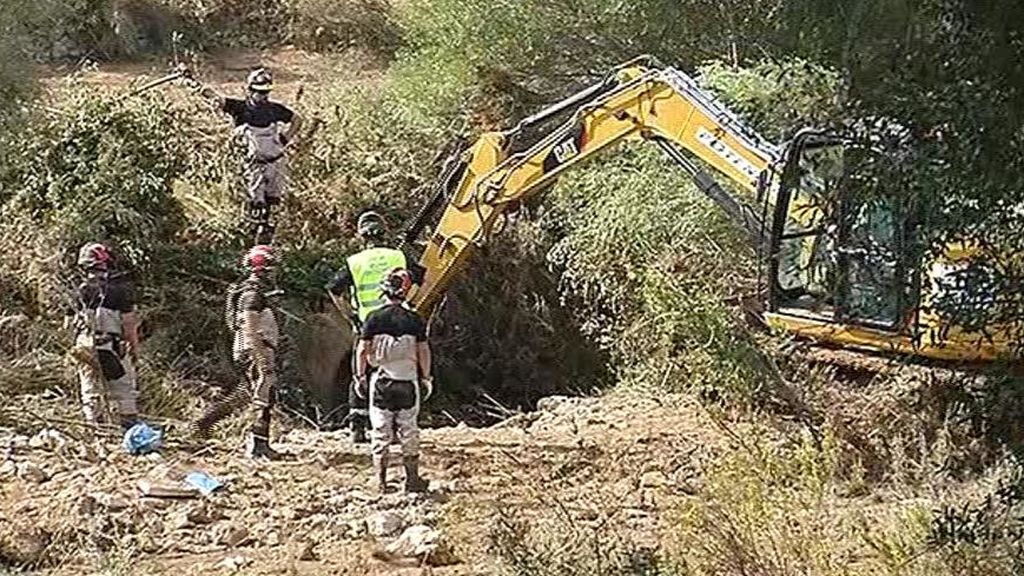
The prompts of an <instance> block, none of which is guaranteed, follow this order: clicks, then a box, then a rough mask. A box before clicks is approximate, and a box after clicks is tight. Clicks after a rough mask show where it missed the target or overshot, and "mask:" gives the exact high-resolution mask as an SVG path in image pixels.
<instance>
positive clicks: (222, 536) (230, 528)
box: [217, 524, 249, 548]
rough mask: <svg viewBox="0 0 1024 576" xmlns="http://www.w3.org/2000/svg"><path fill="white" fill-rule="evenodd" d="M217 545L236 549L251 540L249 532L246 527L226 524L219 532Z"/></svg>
mask: <svg viewBox="0 0 1024 576" xmlns="http://www.w3.org/2000/svg"><path fill="white" fill-rule="evenodd" d="M218 532H219V533H218V535H217V543H218V544H223V545H225V546H227V547H229V548H235V547H236V546H239V545H241V544H243V543H244V542H246V541H247V540H249V530H248V529H247V528H246V527H245V526H237V525H235V524H226V525H224V526H222V527H221V529H220V530H218Z"/></svg>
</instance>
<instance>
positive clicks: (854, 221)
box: [758, 130, 1012, 361]
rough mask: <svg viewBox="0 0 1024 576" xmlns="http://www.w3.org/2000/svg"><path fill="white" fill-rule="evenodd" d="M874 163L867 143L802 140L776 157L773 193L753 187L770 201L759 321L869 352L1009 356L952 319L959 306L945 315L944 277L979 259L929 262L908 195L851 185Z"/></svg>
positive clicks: (993, 339)
mask: <svg viewBox="0 0 1024 576" xmlns="http://www.w3.org/2000/svg"><path fill="white" fill-rule="evenodd" d="M874 154H878V152H877V151H876V150H873V149H872V148H871V147H870V146H869V145H866V144H861V143H858V142H855V141H853V140H850V139H845V138H842V137H839V136H836V135H834V134H829V133H824V132H817V131H811V130H806V131H802V132H800V133H798V134H797V135H796V137H794V139H793V140H792V141H791V142H790V144H789V146H788V147H787V148H786V150H785V152H784V154H783V157H784V158H783V162H782V167H781V168H780V169H779V178H778V179H777V182H776V186H777V188H776V189H775V190H774V191H772V192H771V193H769V192H768V190H767V189H766V187H767V186H768V184H767V183H761V184H760V187H761V188H760V189H759V194H758V196H759V197H762V198H770V199H771V202H770V203H769V204H767V205H766V208H767V209H768V210H770V211H771V213H772V218H771V219H770V222H769V223H768V224H766V225H767V226H771V230H770V231H768V232H767V233H766V234H765V241H764V242H765V246H764V248H763V250H762V258H763V263H764V265H765V288H766V292H767V295H768V298H767V303H766V314H765V317H766V320H767V321H768V323H769V324H770V325H773V326H774V327H776V328H779V329H782V330H785V331H787V332H791V333H794V334H797V335H802V336H806V337H809V338H811V339H813V340H816V341H819V342H830V343H835V344H839V345H845V346H850V347H855V348H856V347H859V348H865V349H870V350H873V351H883V352H884V351H890V352H901V353H907V354H913V355H919V356H926V357H931V358H936V359H945V360H958V361H960V360H986V359H996V358H1009V357H1012V353H1011V346H1010V340H1011V339H1010V337H1009V335H1008V331H1007V328H1006V327H1005V326H1000V325H998V324H997V323H994V322H989V323H982V324H980V325H977V326H972V325H970V322H969V321H965V320H964V319H963V318H960V317H958V314H959V315H960V316H963V314H960V313H961V312H962V311H963V309H964V306H963V305H958V306H957V307H954V309H950V307H949V306H945V309H944V308H943V306H944V303H947V302H948V301H950V300H951V298H952V299H953V300H955V299H956V298H955V296H956V295H957V291H956V289H955V288H950V286H951V285H952V284H954V283H955V282H953V281H952V277H953V276H954V275H956V274H958V273H959V272H960V271H964V270H976V269H977V268H978V266H977V265H976V262H974V261H973V260H972V258H974V257H976V256H977V253H976V252H977V251H976V250H970V249H967V248H966V247H964V246H958V247H951V249H950V250H949V251H947V254H946V255H945V256H944V257H943V258H940V259H937V260H936V259H934V258H933V259H932V260H928V259H926V257H925V254H924V250H923V248H922V243H921V241H920V238H919V235H920V234H921V233H922V231H921V224H920V223H921V221H922V218H921V217H920V213H921V207H920V206H918V205H916V204H914V200H913V197H912V195H905V194H894V193H892V191H891V190H886V189H885V187H884V185H883V184H882V183H879V182H877V181H873V180H870V179H867V178H861V177H860V174H859V172H861V171H862V170H861V166H863V165H865V164H871V163H872V162H873V161H875V160H877V158H872V155H874ZM976 292H978V291H977V290H972V291H971V293H976ZM989 300H991V302H989V304H992V302H994V300H995V299H994V298H991V299H989ZM975 304H977V303H975ZM976 307H977V306H975V308H976ZM974 316H984V314H981V315H978V314H975V315H974Z"/></svg>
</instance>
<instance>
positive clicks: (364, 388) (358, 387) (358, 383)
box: [352, 374, 370, 400]
mask: <svg viewBox="0 0 1024 576" xmlns="http://www.w3.org/2000/svg"><path fill="white" fill-rule="evenodd" d="M352 385H353V387H354V388H355V391H356V396H358V397H359V398H360V399H363V400H365V399H366V393H367V392H369V389H370V382H369V380H367V379H366V375H365V374H364V375H362V376H354V377H353V378H352Z"/></svg>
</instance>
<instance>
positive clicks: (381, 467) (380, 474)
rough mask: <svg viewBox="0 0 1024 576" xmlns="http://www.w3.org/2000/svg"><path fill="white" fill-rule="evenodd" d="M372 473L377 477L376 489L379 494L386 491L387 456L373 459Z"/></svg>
mask: <svg viewBox="0 0 1024 576" xmlns="http://www.w3.org/2000/svg"><path fill="white" fill-rule="evenodd" d="M373 472H374V474H375V475H376V476H377V489H378V490H380V493H381V494H384V493H386V492H387V491H388V455H387V454H382V455H380V456H374V457H373Z"/></svg>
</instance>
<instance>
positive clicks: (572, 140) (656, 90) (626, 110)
mask: <svg viewBox="0 0 1024 576" xmlns="http://www.w3.org/2000/svg"><path fill="white" fill-rule="evenodd" d="M569 110H572V113H571V117H570V118H569V119H568V120H566V121H565V122H564V123H562V124H561V125H560V126H558V127H557V128H556V129H554V130H551V131H550V132H548V133H547V134H545V135H544V136H543V137H541V138H540V140H539V141H537V142H535V143H533V144H532V145H530V146H528V147H526V148H525V149H523V150H519V151H512V146H513V144H514V142H515V140H516V137H517V136H519V135H520V134H521V133H522V132H523V131H524V130H525V129H526V128H529V127H532V126H535V125H537V124H540V123H542V122H545V121H547V120H549V119H550V118H552V117H554V116H556V115H559V114H564V113H566V112H568V111H569ZM636 138H642V139H648V140H653V141H655V142H657V143H658V144H659V145H660V146H662V148H664V149H665V150H666V152H668V153H669V155H670V156H671V157H672V158H673V159H675V160H676V161H677V162H678V163H679V164H680V165H681V166H682V167H683V169H684V170H685V171H686V173H687V174H689V175H690V176H691V177H692V178H693V179H694V181H695V182H696V183H697V184H698V186H700V188H701V189H702V190H703V191H704V192H705V193H707V194H708V195H709V196H710V197H711V198H712V199H714V200H715V201H716V202H717V203H718V204H719V205H721V206H722V207H723V208H724V209H725V210H726V211H727V212H728V213H729V214H730V215H731V216H732V217H733V218H734V219H736V220H738V221H739V222H740V223H741V224H742V225H743V226H744V227H745V228H746V229H747V230H749V231H750V232H751V233H752V234H753V235H755V236H758V235H760V234H761V233H762V232H763V230H764V229H765V227H764V223H763V222H761V221H760V217H759V215H758V212H757V211H756V210H754V209H752V208H750V202H749V201H744V200H741V199H738V198H736V197H735V196H734V195H733V194H730V193H728V192H727V191H725V190H724V189H723V188H721V187H720V186H719V185H718V183H717V182H716V181H715V180H714V179H713V178H711V177H710V176H709V175H707V174H705V173H704V172H703V171H702V170H701V169H700V167H699V166H698V164H697V163H695V162H694V161H693V160H691V159H690V158H689V156H688V155H687V154H686V153H684V150H685V151H687V152H689V153H690V154H692V155H693V156H695V157H696V158H699V159H700V160H702V161H703V163H705V164H707V165H709V166H711V167H713V168H714V169H715V170H716V171H718V172H720V173H722V174H724V175H725V176H726V177H728V178H729V179H730V180H731V181H733V182H735V183H736V184H737V185H738V186H739V187H740V188H741V189H743V190H745V191H747V192H748V193H750V200H754V199H755V196H756V193H757V191H758V190H760V189H763V187H761V186H759V185H758V179H759V178H764V177H765V175H766V173H767V172H768V171H769V170H771V169H772V168H773V167H774V166H775V165H776V163H777V162H778V161H779V158H780V153H779V150H778V149H777V148H776V147H775V145H773V144H771V143H770V142H768V141H767V140H765V139H764V138H762V137H761V136H760V135H758V134H757V133H756V132H754V131H753V130H751V129H750V128H748V127H747V126H745V125H744V124H743V123H742V122H741V121H740V119H739V118H738V117H736V116H735V115H734V114H733V113H732V112H730V111H729V110H728V109H727V108H726V107H725V106H723V105H722V104H720V103H719V102H718V101H716V100H715V99H714V98H713V97H711V96H710V95H709V94H708V93H706V92H705V91H703V90H702V89H700V87H699V86H698V85H697V83H696V82H695V81H694V80H693V79H692V78H691V77H689V76H688V75H686V74H685V73H683V72H681V71H679V70H677V69H675V68H671V67H663V68H648V67H644V66H641V65H639V64H638V63H636V62H634V63H629V64H626V65H624V66H623V67H620V68H618V69H616V70H615V71H613V72H612V73H611V74H610V75H609V76H608V77H607V78H606V79H605V80H604V81H602V82H600V83H598V84H595V85H594V86H591V87H589V88H587V89H585V90H583V91H581V92H579V93H578V94H575V95H573V96H571V97H569V98H567V99H565V100H563V101H562V102H559V103H557V104H555V105H554V106H551V107H549V108H548V109H546V110H544V111H542V112H540V113H538V114H535V115H533V116H531V117H529V118H526V119H524V120H523V121H522V122H520V123H519V124H518V125H517V126H516V127H515V128H513V129H512V130H509V131H505V132H489V133H485V134H483V135H481V136H480V138H479V139H478V140H477V141H476V142H475V143H474V144H473V145H472V147H470V148H469V149H468V150H466V151H465V152H464V154H463V156H462V158H461V159H460V160H459V163H458V167H457V168H455V169H453V170H451V171H449V173H448V178H447V179H446V180H447V182H446V189H445V190H444V191H445V192H446V193H447V194H448V198H447V206H446V208H445V211H444V213H443V214H442V215H441V218H440V221H439V222H438V224H437V225H436V227H435V229H434V231H433V232H432V233H431V234H430V236H429V237H428V238H427V245H426V249H425V250H424V252H423V256H422V257H421V259H420V264H421V265H422V266H424V268H426V270H427V275H426V280H425V282H424V284H423V286H421V287H420V288H419V289H418V290H417V291H416V292H415V293H414V294H413V296H412V303H413V305H414V306H415V308H416V309H417V311H418V312H420V313H421V314H423V315H424V316H429V315H430V314H431V312H432V311H433V309H434V306H435V305H436V304H437V303H438V301H439V299H440V297H441V296H442V295H443V293H444V292H445V291H446V290H447V289H448V287H449V285H450V283H451V281H452V279H453V278H454V276H455V275H456V274H457V273H458V272H459V271H460V270H462V268H463V267H464V266H465V265H466V263H467V262H468V259H469V258H470V256H471V255H472V254H473V252H474V251H475V250H476V249H477V248H479V247H481V246H483V245H484V244H486V243H487V241H488V240H489V239H490V237H491V235H492V233H494V231H495V230H496V229H498V228H499V227H500V223H501V221H502V219H503V217H504V215H505V212H506V211H507V210H508V209H509V207H510V206H512V205H515V204H517V203H519V202H521V201H523V200H526V199H528V198H529V197H531V196H532V195H533V194H535V193H537V192H538V191H540V190H543V189H545V188H546V187H547V186H548V185H550V184H551V183H552V182H553V181H554V179H555V178H557V177H558V176H559V175H560V174H561V173H562V172H564V171H566V170H568V169H570V168H572V167H574V166H576V165H578V164H580V163H581V162H583V161H584V160H587V159H588V158H590V157H592V156H594V155H595V154H597V153H598V152H600V151H602V150H604V149H605V148H608V147H609V146H612V145H614V144H615V143H617V142H619V141H622V140H626V139H636ZM416 233H417V230H415V229H414V230H412V235H415V234H416Z"/></svg>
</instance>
